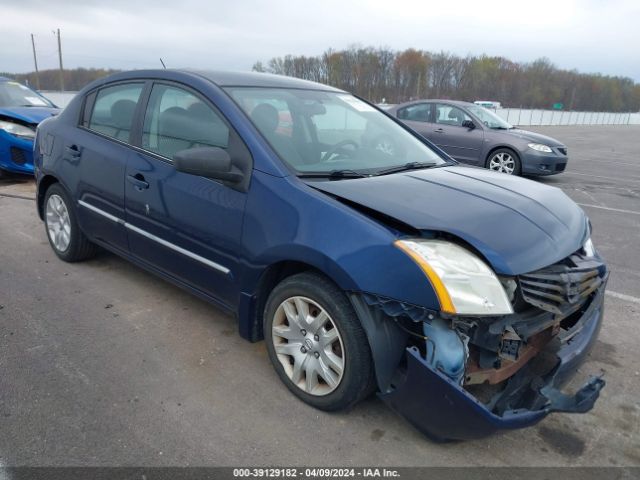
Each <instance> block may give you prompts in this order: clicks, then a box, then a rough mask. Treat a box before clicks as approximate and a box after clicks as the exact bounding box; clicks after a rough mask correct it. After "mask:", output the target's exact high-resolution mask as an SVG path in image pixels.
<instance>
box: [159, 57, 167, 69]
mask: <svg viewBox="0 0 640 480" xmlns="http://www.w3.org/2000/svg"><path fill="white" fill-rule="evenodd" d="M160 63H161V64H162V68H164V69H165V70H166V69H167V66H166V65H165V64H164V62H163V61H162V57H160Z"/></svg>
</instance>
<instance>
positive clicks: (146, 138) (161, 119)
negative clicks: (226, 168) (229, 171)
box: [142, 85, 229, 159]
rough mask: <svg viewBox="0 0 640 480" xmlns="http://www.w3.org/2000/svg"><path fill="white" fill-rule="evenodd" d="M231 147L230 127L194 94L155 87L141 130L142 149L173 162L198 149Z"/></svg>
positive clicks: (160, 86)
mask: <svg viewBox="0 0 640 480" xmlns="http://www.w3.org/2000/svg"><path fill="white" fill-rule="evenodd" d="M228 146H229V127H227V125H226V123H225V122H224V121H223V120H222V118H221V117H220V115H219V114H218V113H217V112H216V111H215V110H214V109H213V108H211V107H210V106H209V105H208V104H206V103H205V102H204V101H202V99H200V98H199V97H198V96H196V95H194V94H193V93H191V92H189V91H187V90H184V89H182V88H178V87H173V86H170V85H154V86H153V89H152V90H151V96H150V98H149V105H148V106H147V111H146V113H145V119H144V126H143V129H142V147H143V148H144V149H146V150H149V151H152V152H155V153H157V154H159V155H162V156H163V157H167V158H170V159H172V158H173V156H174V155H175V154H176V153H177V152H179V151H181V150H188V149H190V148H196V147H220V148H224V149H226V148H227V147H228Z"/></svg>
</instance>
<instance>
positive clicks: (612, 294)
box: [605, 290, 640, 303]
mask: <svg viewBox="0 0 640 480" xmlns="http://www.w3.org/2000/svg"><path fill="white" fill-rule="evenodd" d="M605 294H607V295H609V296H610V297H613V298H617V299H618V300H624V301H625V302H631V303H640V298H638V297H634V296H633V295H627V294H625V293H618V292H612V291H611V290H606V291H605Z"/></svg>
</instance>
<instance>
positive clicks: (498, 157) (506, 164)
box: [485, 148, 522, 175]
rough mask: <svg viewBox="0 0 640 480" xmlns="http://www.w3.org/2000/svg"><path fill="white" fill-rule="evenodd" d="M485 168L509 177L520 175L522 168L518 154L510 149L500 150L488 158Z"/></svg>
mask: <svg viewBox="0 0 640 480" xmlns="http://www.w3.org/2000/svg"><path fill="white" fill-rule="evenodd" d="M485 167H486V168H488V169H489V170H492V171H494V172H500V173H506V174H507V175H520V173H521V172H522V166H521V163H520V157H518V154H517V153H516V152H514V151H513V150H511V149H510V148H499V149H497V150H494V151H493V152H491V153H490V154H489V156H488V157H487V161H486V163H485Z"/></svg>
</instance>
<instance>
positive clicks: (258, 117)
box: [250, 103, 305, 165]
mask: <svg viewBox="0 0 640 480" xmlns="http://www.w3.org/2000/svg"><path fill="white" fill-rule="evenodd" d="M250 116H251V120H252V121H253V123H255V125H256V126H257V127H258V129H259V130H260V132H261V133H262V134H263V135H264V136H265V137H266V139H267V140H268V141H269V143H271V145H273V147H274V148H275V149H276V150H277V151H278V153H280V154H281V155H283V156H285V157H286V160H287V162H289V163H291V164H292V165H303V164H304V163H305V162H304V161H303V159H302V157H301V156H300V154H299V153H298V151H297V150H296V149H295V147H294V146H293V144H292V142H291V139H290V138H287V137H285V136H283V135H280V134H279V133H278V132H277V131H276V130H277V129H278V125H280V114H279V113H278V110H277V109H276V107H274V106H273V105H270V104H268V103H260V104H258V105H256V106H255V107H254V108H253V110H251V115H250Z"/></svg>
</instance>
